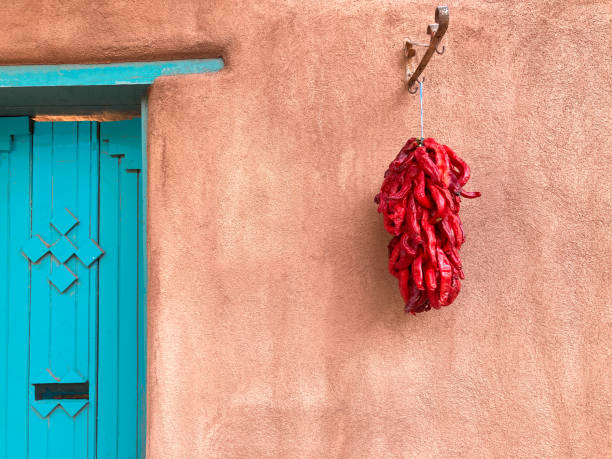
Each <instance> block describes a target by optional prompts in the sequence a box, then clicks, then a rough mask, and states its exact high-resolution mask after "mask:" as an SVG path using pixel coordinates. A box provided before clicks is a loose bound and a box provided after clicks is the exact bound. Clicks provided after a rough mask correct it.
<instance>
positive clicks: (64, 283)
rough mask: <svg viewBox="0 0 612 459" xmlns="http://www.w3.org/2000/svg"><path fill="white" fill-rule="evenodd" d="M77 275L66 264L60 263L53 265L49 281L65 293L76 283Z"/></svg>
mask: <svg viewBox="0 0 612 459" xmlns="http://www.w3.org/2000/svg"><path fill="white" fill-rule="evenodd" d="M76 280H77V277H76V276H75V275H74V273H73V272H72V271H70V269H68V267H67V266H66V265H58V266H54V267H53V273H52V274H51V276H49V282H51V284H53V285H54V286H55V288H57V289H58V290H59V291H60V293H64V292H65V291H66V290H68V288H69V287H70V286H71V285H72V284H74V281H76Z"/></svg>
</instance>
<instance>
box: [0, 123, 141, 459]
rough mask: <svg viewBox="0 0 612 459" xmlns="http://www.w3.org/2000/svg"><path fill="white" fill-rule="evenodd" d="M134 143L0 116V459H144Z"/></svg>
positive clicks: (137, 152)
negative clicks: (140, 458) (141, 458)
mask: <svg viewBox="0 0 612 459" xmlns="http://www.w3.org/2000/svg"><path fill="white" fill-rule="evenodd" d="M140 135H141V126H140V119H134V120H128V121H117V122H110V123H97V122H53V123H51V122H44V123H43V122H40V123H39V122H31V121H30V120H29V119H28V118H27V117H18V118H0V458H63V459H64V458H95V457H98V458H137V457H141V456H143V454H142V452H143V445H142V444H143V441H144V419H145V417H144V408H145V407H144V387H145V366H144V362H145V327H144V324H145V321H144V285H145V284H144V276H143V272H142V267H143V256H144V254H143V253H142V250H141V247H142V246H143V245H142V240H141V237H142V215H141V209H142V208H143V206H142V205H141V204H142V202H141V200H142V199H143V186H144V184H143V183H141V173H140V171H141V157H142V155H141V138H140Z"/></svg>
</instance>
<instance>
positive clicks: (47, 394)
mask: <svg viewBox="0 0 612 459" xmlns="http://www.w3.org/2000/svg"><path fill="white" fill-rule="evenodd" d="M88 398H89V383H88V382H84V383H50V384H34V399H35V400H57V399H85V400H87V399H88Z"/></svg>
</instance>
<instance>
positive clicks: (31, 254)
mask: <svg viewBox="0 0 612 459" xmlns="http://www.w3.org/2000/svg"><path fill="white" fill-rule="evenodd" d="M21 250H22V251H23V253H24V254H25V256H26V257H28V259H29V260H30V261H31V262H32V263H36V262H37V261H38V260H40V259H41V258H42V257H44V256H45V255H46V254H47V253H48V252H49V246H48V245H47V243H46V242H45V241H43V240H42V238H41V237H40V236H38V235H37V236H34V237H33V238H32V239H30V240H28V241H27V242H26V243H25V244H23V246H22V247H21Z"/></svg>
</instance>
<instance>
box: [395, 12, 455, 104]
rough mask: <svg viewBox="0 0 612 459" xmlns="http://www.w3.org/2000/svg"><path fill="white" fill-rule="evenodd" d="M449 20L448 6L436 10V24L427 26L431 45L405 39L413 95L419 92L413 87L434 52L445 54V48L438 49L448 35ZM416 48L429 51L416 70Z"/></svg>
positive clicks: (407, 68) (407, 84) (410, 87)
mask: <svg viewBox="0 0 612 459" xmlns="http://www.w3.org/2000/svg"><path fill="white" fill-rule="evenodd" d="M448 18H449V13H448V6H438V7H437V8H436V17H435V20H436V23H435V24H429V26H427V34H428V35H429V44H426V43H419V42H417V41H413V40H410V39H408V38H406V39H404V54H405V56H406V87H407V88H408V91H409V92H410V93H411V94H414V93H416V92H417V88H414V89H413V87H414V86H415V84H416V83H417V82H418V81H419V77H420V76H421V73H423V70H425V67H427V64H428V63H429V60H430V59H431V56H433V53H434V51H435V52H436V53H438V54H443V53H444V49H445V48H444V46H443V47H442V50H441V51H440V50H439V49H438V45H439V44H440V41H442V37H443V36H444V34H445V33H446V29H448ZM416 46H422V47H426V48H427V50H426V51H425V54H424V55H423V58H422V59H421V61H420V62H419V64H418V65H417V66H416V68H415V67H414V59H415V57H416V50H415V47H416Z"/></svg>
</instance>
